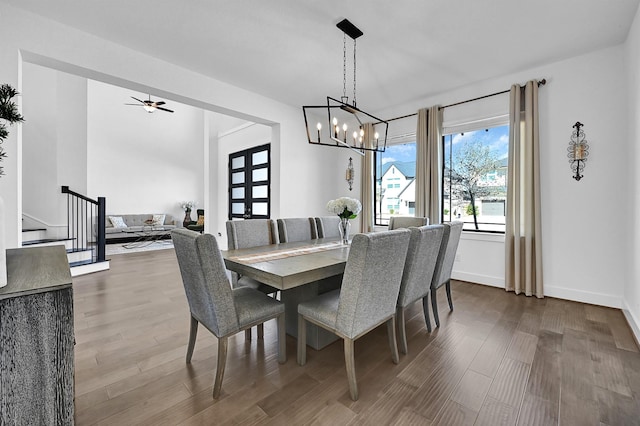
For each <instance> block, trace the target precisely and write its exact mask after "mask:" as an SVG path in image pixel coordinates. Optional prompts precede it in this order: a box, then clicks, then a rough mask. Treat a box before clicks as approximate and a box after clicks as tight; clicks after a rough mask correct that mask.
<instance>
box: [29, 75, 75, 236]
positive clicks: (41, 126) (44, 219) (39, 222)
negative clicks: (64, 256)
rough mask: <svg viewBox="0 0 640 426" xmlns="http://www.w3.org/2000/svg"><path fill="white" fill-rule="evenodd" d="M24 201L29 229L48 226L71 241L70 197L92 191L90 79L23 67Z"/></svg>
mask: <svg viewBox="0 0 640 426" xmlns="http://www.w3.org/2000/svg"><path fill="white" fill-rule="evenodd" d="M23 81H24V82H25V84H24V87H23V91H22V98H21V100H22V103H23V115H24V116H25V117H29V119H28V120H27V121H26V122H25V123H24V124H23V126H22V127H23V132H24V140H25V141H27V143H25V144H23V152H22V154H23V172H22V173H23V200H22V207H23V212H24V215H25V219H26V220H25V226H38V227H45V228H46V229H47V231H48V237H52V238H56V237H61V236H66V234H67V229H66V205H67V204H66V203H67V197H66V196H65V195H63V194H62V193H61V191H60V187H61V186H62V185H68V186H70V187H71V189H73V190H74V191H77V192H80V193H83V194H84V193H86V189H87V182H86V180H87V143H86V141H87V82H86V79H84V78H80V77H76V76H73V75H70V74H66V73H63V72H58V71H54V70H51V69H48V68H44V67H40V66H37V65H33V64H28V63H27V64H24V66H23Z"/></svg>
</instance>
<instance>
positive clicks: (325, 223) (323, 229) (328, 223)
mask: <svg viewBox="0 0 640 426" xmlns="http://www.w3.org/2000/svg"><path fill="white" fill-rule="evenodd" d="M339 223H340V218H339V217H338V215H335V216H322V217H316V227H317V228H318V238H339V237H340V230H339V229H338V224H339Z"/></svg>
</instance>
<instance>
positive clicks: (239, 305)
mask: <svg viewBox="0 0 640 426" xmlns="http://www.w3.org/2000/svg"><path fill="white" fill-rule="evenodd" d="M171 238H172V239H173V244H174V247H175V251H176V256H177V258H178V265H179V266H180V274H181V275H182V283H183V284H184V291H185V293H186V295H187V301H188V302H189V310H190V311H191V330H190V332H189V346H188V347H187V363H191V356H192V355H193V348H194V346H195V343H196V334H197V332H198V324H202V325H203V326H205V327H206V328H207V330H209V331H210V332H212V333H213V334H214V335H215V336H216V337H217V338H218V365H217V369H216V379H215V382H214V385H213V397H214V398H218V396H220V390H221V388H222V378H223V376H224V368H225V365H226V360H227V345H228V338H229V337H230V336H232V335H234V334H236V333H238V332H240V331H242V330H246V329H249V328H250V327H253V326H254V325H258V324H262V323H264V322H265V321H268V320H270V319H274V318H277V320H278V362H280V363H281V364H282V363H284V362H286V361H287V353H286V334H285V322H284V305H283V304H282V303H281V302H279V301H278V300H276V299H274V298H271V297H269V296H267V295H266V294H264V293H262V292H259V291H257V290H254V289H252V288H249V287H238V288H234V289H232V288H231V285H230V283H229V280H228V278H227V274H226V270H225V267H224V261H223V259H222V255H221V254H220V250H219V249H218V243H217V241H216V239H215V237H214V236H212V235H211V234H202V235H201V234H198V233H197V232H194V231H189V230H186V229H174V230H173V231H171Z"/></svg>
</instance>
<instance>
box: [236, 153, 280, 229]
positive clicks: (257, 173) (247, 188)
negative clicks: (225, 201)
mask: <svg viewBox="0 0 640 426" xmlns="http://www.w3.org/2000/svg"><path fill="white" fill-rule="evenodd" d="M270 154H271V145H270V144H266V145H261V146H257V147H254V148H249V149H245V150H243V151H238V152H234V153H232V154H229V220H234V219H235V220H238V219H268V218H269V217H270V215H271V203H270V196H271V186H270V183H271V155H270Z"/></svg>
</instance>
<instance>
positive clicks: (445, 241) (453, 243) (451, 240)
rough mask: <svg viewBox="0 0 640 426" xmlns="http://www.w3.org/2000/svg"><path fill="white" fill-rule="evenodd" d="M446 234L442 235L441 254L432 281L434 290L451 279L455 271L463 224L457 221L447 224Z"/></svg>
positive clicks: (445, 227)
mask: <svg viewBox="0 0 640 426" xmlns="http://www.w3.org/2000/svg"><path fill="white" fill-rule="evenodd" d="M443 225H444V234H443V235H442V243H441V244H440V253H438V262H437V263H436V270H435V272H434V274H433V280H432V281H431V287H432V288H438V287H440V286H441V285H443V284H445V283H446V282H448V281H449V280H450V279H451V271H452V270H453V262H454V261H455V258H456V251H457V250H458V243H459V242H460V234H462V226H463V223H462V222H459V221H456V222H450V223H445V224H443Z"/></svg>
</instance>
